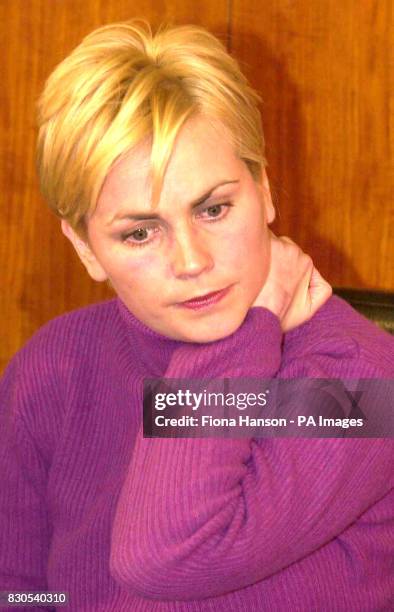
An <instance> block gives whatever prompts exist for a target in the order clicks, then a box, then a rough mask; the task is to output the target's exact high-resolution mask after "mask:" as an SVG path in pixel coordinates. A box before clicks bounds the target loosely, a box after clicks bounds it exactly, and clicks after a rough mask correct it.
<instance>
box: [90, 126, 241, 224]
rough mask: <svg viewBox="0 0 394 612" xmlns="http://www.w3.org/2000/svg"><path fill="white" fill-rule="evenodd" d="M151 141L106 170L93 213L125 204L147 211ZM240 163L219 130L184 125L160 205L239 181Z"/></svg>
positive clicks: (165, 181) (211, 127)
mask: <svg viewBox="0 0 394 612" xmlns="http://www.w3.org/2000/svg"><path fill="white" fill-rule="evenodd" d="M150 156H151V141H145V142H143V143H141V144H140V145H138V146H137V147H135V148H134V149H132V150H131V151H129V152H128V153H127V154H126V155H125V156H124V157H122V159H120V160H119V161H118V162H117V163H116V164H115V165H114V166H113V168H112V169H111V170H110V172H109V174H108V175H107V178H106V179H105V181H104V184H103V188H102V190H101V193H100V197H99V199H98V203H97V204H98V205H97V212H100V210H104V209H107V208H111V209H112V208H113V206H114V204H115V203H116V205H117V206H119V207H124V206H125V205H127V204H129V203H130V204H133V203H135V204H138V206H139V207H140V206H141V207H149V204H150V201H151V187H152V172H151V159H150ZM241 168H242V162H241V160H240V159H239V157H238V156H237V155H236V153H235V151H234V149H233V147H232V146H231V144H230V143H229V142H228V138H227V137H226V133H225V132H224V133H221V131H220V126H219V127H218V128H215V127H213V126H212V124H211V123H210V122H207V121H206V120H198V121H197V120H195V119H194V120H193V122H192V121H190V122H187V123H186V124H185V126H183V128H182V129H181V130H180V133H179V134H178V137H177V139H176V141H175V144H174V147H173V150H172V154H171V157H170V159H169V162H168V165H167V168H166V173H165V176H164V181H163V185H162V193H161V198H160V200H161V201H164V202H165V201H166V200H172V201H173V199H174V198H179V199H184V198H185V197H186V198H187V197H190V199H193V197H196V198H198V197H199V195H202V193H204V190H205V191H206V190H208V189H209V188H210V187H212V186H213V185H214V184H219V183H220V182H223V181H231V180H235V179H237V178H239V176H236V175H237V174H238V175H239V173H240V171H241Z"/></svg>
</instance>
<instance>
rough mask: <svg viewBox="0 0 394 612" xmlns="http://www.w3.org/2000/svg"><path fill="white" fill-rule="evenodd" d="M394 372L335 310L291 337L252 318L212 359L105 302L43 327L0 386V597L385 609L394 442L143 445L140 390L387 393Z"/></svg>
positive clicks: (152, 606)
mask: <svg viewBox="0 0 394 612" xmlns="http://www.w3.org/2000/svg"><path fill="white" fill-rule="evenodd" d="M393 357H394V342H393V339H392V337H391V336H389V335H388V334H386V333H385V332H383V331H381V330H379V329H378V328H377V327H375V326H374V325H373V324H372V323H370V322H369V321H367V320H366V319H365V318H364V317H362V316H361V315H359V314H358V313H356V312H355V311H354V310H353V309H352V308H351V307H350V306H349V305H347V304H346V303H345V302H344V301H342V300H341V299H339V298H337V297H331V298H330V300H328V302H327V303H326V304H325V305H324V306H323V307H322V308H321V309H320V310H319V311H318V312H317V314H316V315H315V316H314V317H313V318H312V319H311V320H310V321H308V322H307V323H305V324H303V325H301V326H299V327H298V328H296V329H295V330H293V331H292V332H290V333H288V334H286V335H285V336H283V334H282V333H281V328H280V324H279V320H278V318H277V317H276V316H275V315H273V314H272V313H271V312H270V311H268V310H266V309H265V308H262V307H254V308H251V309H250V310H249V312H248V314H247V316H246V318H245V321H244V322H243V324H242V325H241V327H240V328H239V329H238V330H237V331H236V332H235V333H233V334H232V335H231V336H228V337H227V338H224V339H222V340H219V341H216V342H211V343H206V344H199V343H186V342H180V341H174V340H170V339H169V338H166V337H165V336H162V335H160V334H158V333H156V332H154V331H152V330H150V329H149V328H148V327H146V326H145V325H144V324H143V323H142V322H140V321H138V320H137V319H136V318H135V317H134V316H133V315H132V314H131V313H130V312H129V311H128V310H127V309H126V307H125V306H124V305H123V304H122V302H120V301H119V300H117V299H115V300H111V301H108V302H104V303H101V304H97V305H94V306H90V307H87V308H84V309H80V310H77V311H74V312H72V313H69V314H67V315H64V316H62V317H59V318H57V319H55V320H53V321H51V322H50V323H49V324H47V325H46V326H44V327H43V328H42V329H41V330H39V332H37V333H36V335H35V336H34V337H33V338H32V339H31V340H30V341H29V342H28V343H27V344H26V345H25V347H24V348H23V349H22V350H21V351H20V352H19V353H18V354H17V355H16V356H15V357H14V358H13V360H12V361H11V363H10V365H9V367H8V368H7V370H6V373H5V375H4V377H3V380H2V384H1V394H0V417H1V420H0V435H1V440H0V483H1V485H0V486H1V488H0V591H4V590H22V591H28V590H30V591H32V590H33V591H48V590H50V591H65V592H67V593H68V595H69V604H68V605H67V606H66V607H65V608H59V610H61V609H65V610H69V611H75V612H88V611H89V612H100V611H102V612H109V611H120V612H121V611H131V612H145V611H151V610H152V611H157V612H173V611H174V612H175V611H177V612H192V611H193V612H199V611H215V612H216V611H220V612H221V611H223V612H224V611H226V612H235V611H236V612H251V611H263V610H269V611H278V612H282V611H283V612H289V611H297V612H311V611H316V612H321V611H330V612H331V611H335V612H339V611H343V612H349V611H355V612H363V611H365V612H366V611H371V612H372V611H374V612H375V611H377V610H380V611H381V610H392V609H393V607H392V605H393V569H394V566H393V540H394V535H393V530H394V496H393V491H392V490H393V441H392V440H388V439H358V438H354V439H340V438H339V439H335V438H323V439H300V438H294V439H288V438H266V439H264V438H259V439H257V438H256V439H249V438H243V439H218V438H207V439H187V438H178V439H174V438H172V439H162V438H143V436H142V388H143V387H142V381H143V378H144V377H156V376H165V377H167V378H186V377H190V378H207V377H210V378H221V377H241V376H250V377H265V378H269V377H277V376H282V377H288V378H296V377H332V378H336V377H337V378H345V377H348V378H394V370H393V361H394V359H393ZM34 609H36V610H38V609H42V608H38V607H36V608H34V607H29V608H26V610H34Z"/></svg>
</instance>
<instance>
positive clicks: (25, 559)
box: [0, 358, 51, 610]
mask: <svg viewBox="0 0 394 612" xmlns="http://www.w3.org/2000/svg"><path fill="white" fill-rule="evenodd" d="M21 379H22V377H20V376H19V375H18V359H17V358H14V360H13V361H12V362H11V364H10V365H9V366H8V368H7V370H6V372H5V374H4V376H3V378H2V380H1V381H0V482H1V486H0V591H30V592H32V591H46V590H47V582H46V564H47V558H48V546H49V534H48V519H47V513H46V505H45V488H46V478H47V469H46V465H45V462H44V460H43V458H42V457H41V455H40V452H39V451H38V449H37V448H36V445H35V442H34V439H33V437H32V436H31V434H30V432H29V428H28V427H27V425H26V422H25V419H24V416H23V411H22V406H23V405H24V404H25V400H27V396H26V397H22V396H23V395H24V394H23V392H22V387H23V384H22V380H21ZM32 395H33V394H32ZM32 401H33V398H32V397H31V398H30V402H32ZM3 609H4V610H9V609H10V608H8V607H7V608H3V607H2V606H1V604H0V610H3ZM15 609H18V610H19V609H25V608H15ZM26 609H27V608H26ZM28 609H29V610H43V609H45V610H48V609H51V608H47V607H42V606H41V607H40V606H36V607H31V606H30V607H29V608H28Z"/></svg>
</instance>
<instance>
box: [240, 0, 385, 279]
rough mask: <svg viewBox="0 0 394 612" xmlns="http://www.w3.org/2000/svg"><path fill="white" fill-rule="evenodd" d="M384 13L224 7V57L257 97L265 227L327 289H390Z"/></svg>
mask: <svg viewBox="0 0 394 612" xmlns="http://www.w3.org/2000/svg"><path fill="white" fill-rule="evenodd" d="M392 7H393V4H392V2H391V1H390V0H364V2H356V1H354V0H344V1H342V2H337V1H336V0H323V1H322V2H308V1H290V0H272V1H270V2H258V1H256V0H248V2H246V3H245V2H243V1H242V2H241V0H234V1H233V9H232V24H231V31H232V50H233V51H234V53H235V55H236V56H237V57H238V58H240V60H241V64H242V65H243V67H244V70H245V72H246V73H247V75H248V77H249V78H250V80H251V81H252V83H253V84H254V86H255V87H256V88H257V89H258V90H259V91H260V93H261V95H262V97H263V104H262V107H261V110H262V115H263V123H264V128H265V134H266V141H267V156H268V161H269V168H268V173H269V178H270V180H271V184H272V187H273V192H274V197H275V201H276V204H277V209H278V218H277V221H276V222H275V227H274V229H275V231H276V232H277V233H280V234H284V235H289V236H290V237H292V238H293V239H294V240H295V241H296V242H297V243H299V244H300V245H301V246H302V247H303V249H304V250H305V251H306V252H308V253H310V254H311V255H312V257H313V259H314V261H315V263H316V265H317V267H318V269H319V270H320V271H321V272H322V273H323V274H324V275H325V276H326V278H327V279H328V280H329V281H330V283H331V284H333V285H336V286H348V287H359V288H371V289H373V288H375V289H383V290H391V291H393V290H394V264H393V254H394V248H393V247H394V241H393V237H394V198H393V191H394V190H393V186H394V181H393V156H392V142H393V140H392V139H393V95H394V89H393V85H394V62H393V46H392V45H393V23H392ZM390 109H391V113H390ZM390 129H391V131H390ZM390 136H391V138H390Z"/></svg>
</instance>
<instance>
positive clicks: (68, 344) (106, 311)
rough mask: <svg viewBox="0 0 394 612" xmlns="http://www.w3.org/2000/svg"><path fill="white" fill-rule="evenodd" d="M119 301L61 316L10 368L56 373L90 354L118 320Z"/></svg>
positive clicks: (47, 325) (31, 341)
mask: <svg viewBox="0 0 394 612" xmlns="http://www.w3.org/2000/svg"><path fill="white" fill-rule="evenodd" d="M117 313H118V308H117V305H116V299H112V300H107V301H103V302H99V303H95V304H91V305H89V306H84V307H82V308H78V309H75V310H72V311H70V312H67V313H64V314H62V315H59V316H57V317H55V318H53V319H51V320H50V321H48V322H47V323H45V324H44V325H43V326H42V327H40V328H39V329H38V330H37V331H36V332H35V333H34V334H33V336H32V337H31V338H30V339H29V340H28V341H27V342H26V343H25V344H24V346H23V347H22V348H21V349H20V350H19V351H18V352H17V353H16V354H15V355H14V356H13V358H12V359H11V362H10V364H9V366H8V368H9V367H10V366H14V367H15V366H16V365H17V367H18V369H19V370H21V369H22V370H23V371H24V372H28V371H29V370H32V371H37V370H38V369H39V370H46V371H48V370H53V369H54V368H55V369H56V366H58V365H59V364H67V362H69V360H70V359H72V356H73V355H81V354H83V355H84V356H85V357H86V355H87V353H88V349H89V345H91V344H92V343H97V341H98V339H100V338H103V337H105V335H106V331H107V330H109V329H111V328H112V327H113V324H114V322H115V321H116V320H117Z"/></svg>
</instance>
